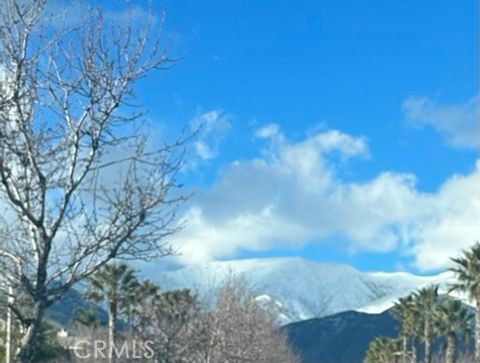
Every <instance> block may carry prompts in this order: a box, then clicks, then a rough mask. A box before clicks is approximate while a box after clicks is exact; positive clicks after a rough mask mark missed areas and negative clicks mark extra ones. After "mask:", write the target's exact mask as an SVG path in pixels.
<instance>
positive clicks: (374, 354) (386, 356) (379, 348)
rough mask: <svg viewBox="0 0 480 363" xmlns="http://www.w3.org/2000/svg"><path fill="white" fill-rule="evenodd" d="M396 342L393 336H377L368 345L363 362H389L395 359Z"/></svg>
mask: <svg viewBox="0 0 480 363" xmlns="http://www.w3.org/2000/svg"><path fill="white" fill-rule="evenodd" d="M397 345H398V342H397V340H396V339H393V338H386V337H377V338H375V339H374V340H372V342H371V343H370V345H369V346H368V351H367V355H366V357H365V360H364V362H365V363H391V362H392V361H394V360H395V356H396V353H397Z"/></svg>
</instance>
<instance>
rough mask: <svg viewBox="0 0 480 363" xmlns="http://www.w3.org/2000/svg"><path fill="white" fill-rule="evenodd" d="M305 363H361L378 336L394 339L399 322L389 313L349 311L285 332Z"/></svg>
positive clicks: (292, 326)
mask: <svg viewBox="0 0 480 363" xmlns="http://www.w3.org/2000/svg"><path fill="white" fill-rule="evenodd" d="M283 329H284V330H285V331H286V332H287V334H288V337H289V340H290V343H291V344H292V346H293V347H294V349H295V350H296V351H297V352H298V353H299V354H300V355H301V357H302V362H304V363H360V362H362V360H363V358H364V356H365V352H366V350H367V348H368V344H369V343H370V341H371V340H372V339H374V338H375V337H377V336H380V335H381V336H386V337H394V336H396V335H397V333H398V330H399V324H398V322H397V321H396V320H395V319H394V318H393V316H392V315H391V314H390V313H389V312H388V311H387V312H384V313H382V314H365V313H360V312H356V311H347V312H344V313H339V314H335V315H331V316H327V317H324V318H319V319H310V320H305V321H301V322H296V323H292V324H289V325H286V326H285V327H284V328H283Z"/></svg>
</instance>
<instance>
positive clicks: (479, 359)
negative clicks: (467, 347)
mask: <svg viewBox="0 0 480 363" xmlns="http://www.w3.org/2000/svg"><path fill="white" fill-rule="evenodd" d="M475 302H476V308H475V363H480V295H479V296H477V297H476V299H475Z"/></svg>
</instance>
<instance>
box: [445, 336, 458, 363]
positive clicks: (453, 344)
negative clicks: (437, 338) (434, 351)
mask: <svg viewBox="0 0 480 363" xmlns="http://www.w3.org/2000/svg"><path fill="white" fill-rule="evenodd" d="M456 353H457V337H456V335H455V334H454V333H449V334H448V335H447V352H446V353H445V363H455V356H456Z"/></svg>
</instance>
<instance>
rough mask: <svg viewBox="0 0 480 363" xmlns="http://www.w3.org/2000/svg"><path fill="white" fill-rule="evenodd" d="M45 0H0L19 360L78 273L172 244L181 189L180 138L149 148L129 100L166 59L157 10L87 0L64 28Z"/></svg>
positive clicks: (7, 228) (0, 172)
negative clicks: (114, 19) (122, 11)
mask: <svg viewBox="0 0 480 363" xmlns="http://www.w3.org/2000/svg"><path fill="white" fill-rule="evenodd" d="M45 4H46V0H5V1H2V4H1V5H0V76H1V77H0V206H1V208H2V209H3V210H2V213H1V214H2V215H3V216H4V217H3V218H2V220H1V222H0V233H1V236H0V237H1V238H0V271H1V273H0V275H1V276H2V280H3V281H2V282H3V284H0V286H7V285H8V286H10V287H13V288H14V291H15V292H14V294H13V295H14V296H13V297H14V298H15V299H16V301H15V302H14V303H11V304H10V305H9V307H10V309H11V310H12V311H13V313H14V315H15V316H16V318H17V319H18V320H19V321H20V322H21V324H22V338H21V343H20V349H19V351H18V353H17V355H18V359H19V360H20V361H22V362H31V361H32V349H33V347H34V345H35V344H36V342H37V339H38V334H39V329H40V326H41V321H42V318H43V317H44V314H45V311H46V309H47V308H48V307H49V306H51V305H52V304H53V303H54V302H55V301H57V300H58V299H59V298H60V297H61V296H62V295H63V294H64V293H65V292H66V291H67V290H68V289H70V288H71V287H72V286H73V285H74V284H75V283H77V282H78V281H80V280H82V279H84V278H86V277H88V276H90V275H91V274H92V273H94V272H95V271H97V270H98V269H99V268H101V267H102V266H104V265H105V264H106V263H107V262H108V261H110V260H112V259H114V258H123V259H137V258H141V259H147V258H152V257H158V256H165V255H168V254H170V253H171V249H170V248H169V247H168V245H167V244H166V242H165V237H167V236H169V235H170V234H172V233H174V232H175V229H176V228H175V227H172V226H173V224H172V221H173V219H174V216H175V210H176V208H177V206H178V204H179V203H181V202H182V201H183V199H184V198H183V197H182V196H180V195H179V194H178V192H177V191H176V188H177V186H178V185H177V182H176V176H177V172H178V170H179V168H180V166H181V159H182V152H181V149H182V146H183V141H182V140H177V141H174V142H173V143H171V144H168V145H167V144H165V145H162V146H161V147H160V148H159V149H157V150H153V149H152V148H149V144H148V142H147V137H146V136H145V132H143V129H142V128H141V123H140V122H139V121H140V120H139V117H140V116H141V114H139V113H136V112H135V111H134V109H132V108H131V107H128V106H130V104H131V101H132V98H133V96H134V93H133V88H132V86H133V84H134V83H135V81H137V80H138V79H140V78H141V77H143V76H145V75H146V74H147V73H148V72H149V71H151V70H154V69H159V68H164V67H166V66H168V64H169V61H168V59H167V58H166V56H165V54H164V52H163V50H162V49H161V48H160V46H159V42H158V41H156V40H153V39H151V37H150V34H151V30H152V24H153V23H154V22H153V16H152V15H151V16H150V17H149V18H148V19H145V27H144V28H142V29H138V27H137V26H136V25H135V24H132V22H131V21H130V20H128V21H126V22H124V23H122V24H120V25H115V24H106V23H107V22H106V21H105V20H104V17H103V16H102V12H101V11H100V10H99V9H95V8H90V9H88V10H87V11H85V12H84V14H83V15H82V17H83V19H82V20H81V21H79V22H78V25H75V26H73V27H68V26H65V25H62V21H61V16H55V15H51V16H50V15H47V14H46V13H45ZM126 11H127V13H128V6H127V10H126ZM127 19H131V17H129V16H127ZM4 293H7V291H4ZM20 299H23V300H24V301H25V302H26V304H19V301H20Z"/></svg>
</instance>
